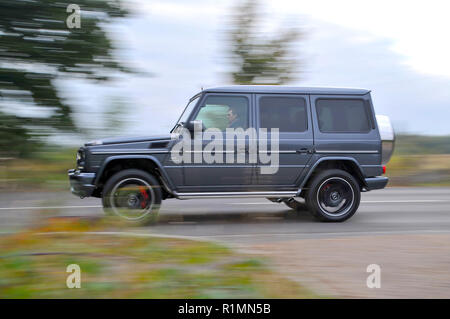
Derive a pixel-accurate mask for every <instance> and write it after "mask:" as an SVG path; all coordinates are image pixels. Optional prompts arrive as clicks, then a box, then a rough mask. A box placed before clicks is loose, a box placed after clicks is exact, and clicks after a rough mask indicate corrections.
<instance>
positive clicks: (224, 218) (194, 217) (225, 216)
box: [157, 209, 314, 225]
mask: <svg viewBox="0 0 450 319" xmlns="http://www.w3.org/2000/svg"><path fill="white" fill-rule="evenodd" d="M311 221H314V218H313V217H312V216H311V214H310V213H309V212H308V211H304V210H302V211H296V210H293V209H285V210H282V211H280V210H278V211H277V212H268V213H262V212H260V211H245V212H228V211H223V212H218V211H215V212H214V213H184V214H180V213H177V214H171V213H170V212H165V213H163V214H160V217H159V220H158V223H157V224H158V225H164V224H166V225H175V224H193V223H195V224H197V223H208V224H227V223H234V224H236V223H242V224H244V223H283V222H311Z"/></svg>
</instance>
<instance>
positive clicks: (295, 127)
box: [259, 96, 308, 132]
mask: <svg viewBox="0 0 450 319" xmlns="http://www.w3.org/2000/svg"><path fill="white" fill-rule="evenodd" d="M306 114H307V113H306V102H305V99H304V98H301V97H275V96H266V97H261V98H260V99H259V121H260V125H259V126H260V128H266V129H268V130H269V129H271V128H278V129H279V130H280V132H305V131H306V130H307V128H308V120H307V115H306Z"/></svg>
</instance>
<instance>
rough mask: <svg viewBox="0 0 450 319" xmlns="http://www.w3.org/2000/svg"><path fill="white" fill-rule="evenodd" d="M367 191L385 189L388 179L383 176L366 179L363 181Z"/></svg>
mask: <svg viewBox="0 0 450 319" xmlns="http://www.w3.org/2000/svg"><path fill="white" fill-rule="evenodd" d="M365 181H366V185H367V190H369V191H371V190H374V189H382V188H385V187H386V185H387V183H388V182H389V178H387V177H384V176H376V177H368V178H366V179H365Z"/></svg>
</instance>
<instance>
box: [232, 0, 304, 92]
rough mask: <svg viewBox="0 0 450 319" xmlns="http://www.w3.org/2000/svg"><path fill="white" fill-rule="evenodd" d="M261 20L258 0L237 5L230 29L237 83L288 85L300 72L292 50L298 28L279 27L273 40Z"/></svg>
mask: <svg viewBox="0 0 450 319" xmlns="http://www.w3.org/2000/svg"><path fill="white" fill-rule="evenodd" d="M260 23H261V14H260V8H259V4H258V1H256V0H246V1H243V2H242V3H240V4H239V5H237V7H236V8H235V11H234V14H233V16H232V19H231V25H230V27H229V29H228V31H227V34H228V40H229V41H230V45H231V48H230V50H231V52H230V55H231V56H230V58H231V64H232V70H233V71H232V73H231V75H232V79H233V83H235V84H285V83H287V82H289V81H291V80H292V79H293V78H294V77H295V76H296V75H297V74H298V70H297V64H298V59H297V56H298V54H297V52H294V51H293V44H295V43H296V41H297V40H299V39H300V33H299V32H298V30H295V29H288V30H283V31H281V30H278V31H277V32H276V33H275V35H274V37H273V38H272V39H271V38H268V37H267V33H264V32H262V31H261V30H260Z"/></svg>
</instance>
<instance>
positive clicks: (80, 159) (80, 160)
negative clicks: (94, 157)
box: [77, 149, 85, 170]
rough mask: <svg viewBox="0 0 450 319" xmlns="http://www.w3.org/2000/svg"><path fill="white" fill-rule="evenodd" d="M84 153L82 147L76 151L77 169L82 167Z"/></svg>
mask: <svg viewBox="0 0 450 319" xmlns="http://www.w3.org/2000/svg"><path fill="white" fill-rule="evenodd" d="M84 161H85V154H84V150H83V149H79V150H78V152H77V169H80V170H81V169H84Z"/></svg>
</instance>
